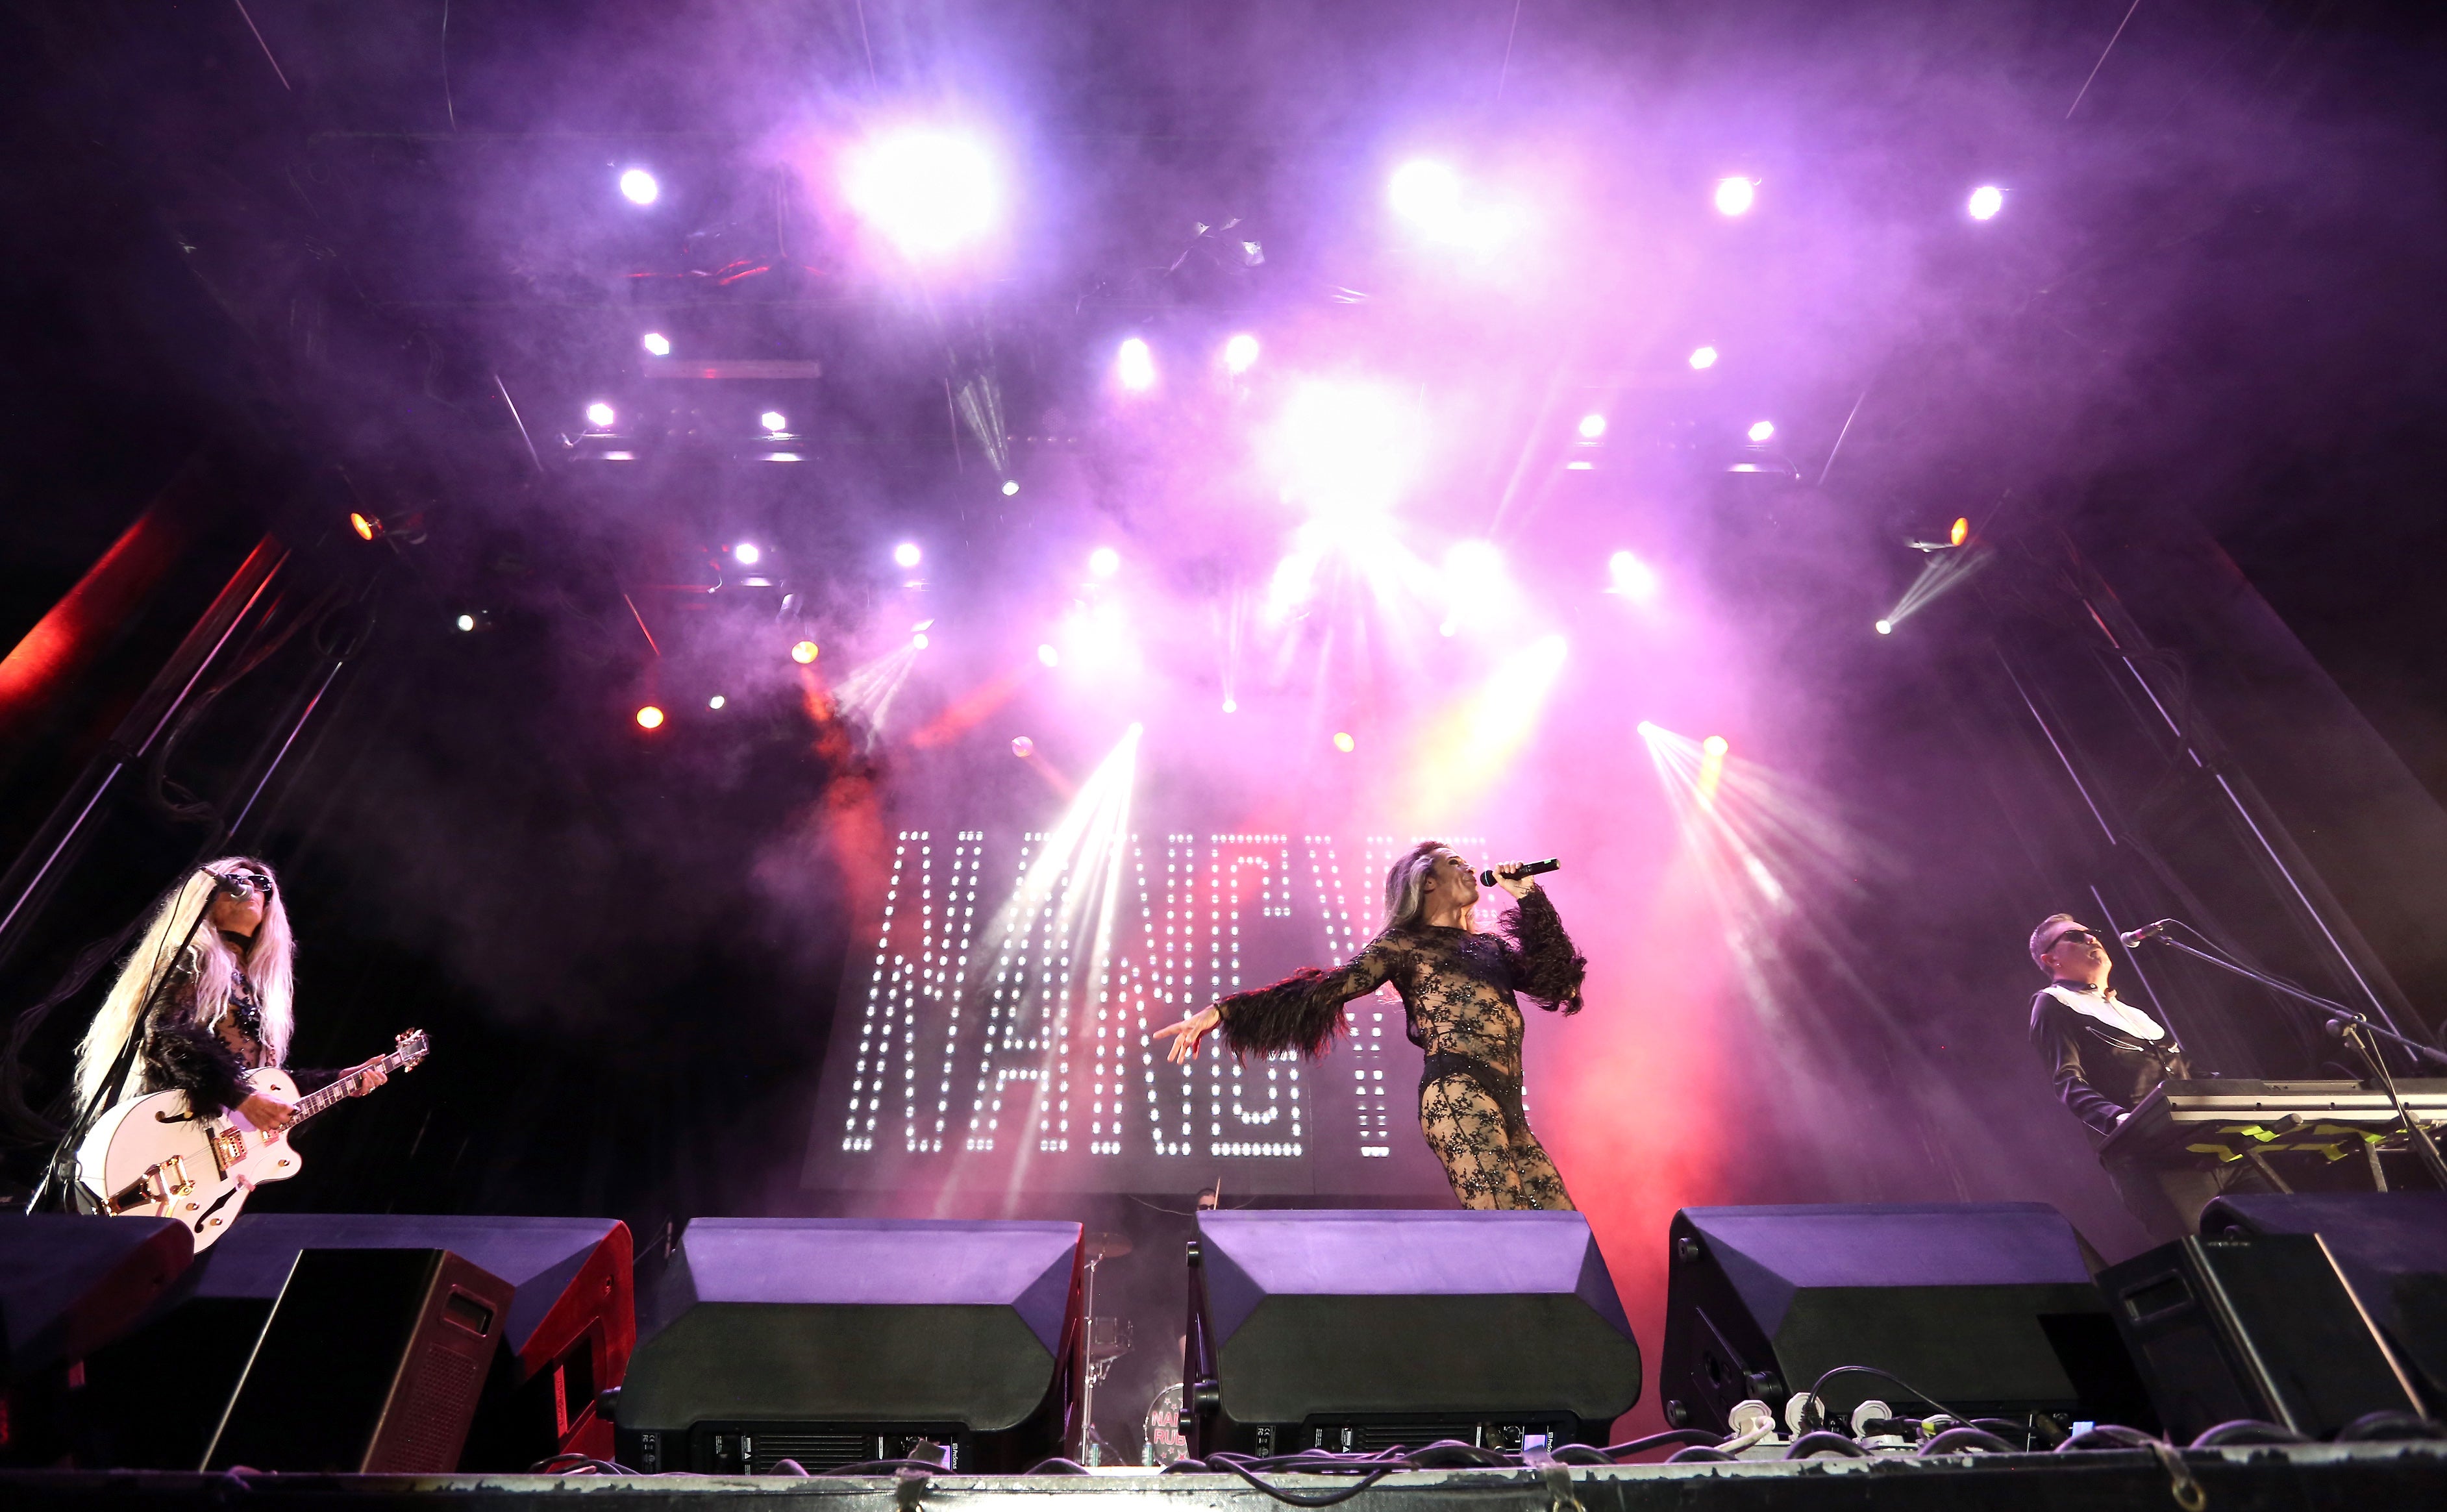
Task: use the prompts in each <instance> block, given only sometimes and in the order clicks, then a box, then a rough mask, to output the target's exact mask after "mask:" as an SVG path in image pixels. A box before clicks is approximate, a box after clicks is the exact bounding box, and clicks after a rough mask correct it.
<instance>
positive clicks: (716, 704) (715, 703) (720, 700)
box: [705, 693, 730, 709]
mask: <svg viewBox="0 0 2447 1512" xmlns="http://www.w3.org/2000/svg"><path fill="white" fill-rule="evenodd" d="M729 702H730V700H729V699H727V698H725V697H723V696H722V695H721V694H720V693H716V694H714V695H713V696H712V697H711V698H709V699H707V700H706V701H705V707H706V708H708V709H720V708H721V707H722V706H723V705H724V704H727V703H729Z"/></svg>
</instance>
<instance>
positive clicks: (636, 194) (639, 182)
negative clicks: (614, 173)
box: [620, 168, 663, 205]
mask: <svg viewBox="0 0 2447 1512" xmlns="http://www.w3.org/2000/svg"><path fill="white" fill-rule="evenodd" d="M620 192H621V193H622V194H624V195H626V196H628V198H629V202H630V203H631V204H633V205H651V204H653V203H654V201H655V200H656V199H658V198H661V197H662V193H663V186H662V185H661V184H658V183H656V182H654V175H653V174H651V173H648V172H647V171H646V170H645V169H643V168H631V169H629V170H628V171H627V172H625V173H623V174H621V175H620Z"/></svg>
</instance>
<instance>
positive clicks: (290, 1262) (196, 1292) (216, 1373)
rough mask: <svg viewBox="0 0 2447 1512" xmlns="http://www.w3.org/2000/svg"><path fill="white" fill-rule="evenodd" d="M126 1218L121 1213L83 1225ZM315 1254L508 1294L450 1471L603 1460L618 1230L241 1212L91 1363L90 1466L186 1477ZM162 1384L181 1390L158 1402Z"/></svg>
mask: <svg viewBox="0 0 2447 1512" xmlns="http://www.w3.org/2000/svg"><path fill="white" fill-rule="evenodd" d="M94 1221H98V1222H113V1223H125V1222H127V1221H128V1220H127V1219H96V1220H94ZM310 1246H311V1247H313V1248H315V1249H327V1250H330V1249H441V1250H448V1251H450V1252H451V1253H452V1254H454V1255H458V1256H461V1257H464V1258H465V1259H467V1260H469V1261H471V1262H472V1263H474V1264H476V1265H479V1266H481V1267H483V1268H484V1270H486V1271H489V1272H491V1273H492V1274H493V1275H495V1276H500V1277H502V1279H503V1280H505V1281H507V1282H509V1283H510V1284H511V1285H512V1286H513V1287H515V1288H516V1289H517V1293H516V1295H515V1297H514V1298H513V1300H512V1301H511V1303H510V1308H509V1314H508V1315H507V1317H506V1318H505V1319H504V1325H503V1326H504V1332H503V1339H504V1342H505V1346H506V1347H505V1348H504V1349H503V1351H501V1353H500V1354H499V1355H498V1356H497V1357H496V1359H495V1360H494V1362H493V1368H492V1370H491V1372H490V1374H489V1375H488V1376H487V1378H486V1380H485V1383H484V1400H483V1402H482V1403H481V1405H480V1406H479V1408H478V1409H477V1414H476V1427H475V1428H474V1430H473V1431H472V1432H471V1433H470V1435H469V1438H468V1443H467V1448H466V1452H465V1457H464V1459H463V1461H462V1467H463V1468H466V1469H471V1470H523V1469H525V1468H526V1467H527V1466H528V1465H533V1464H535V1463H536V1462H537V1461H539V1460H541V1459H542V1458H543V1457H544V1456H546V1455H548V1454H552V1453H555V1452H559V1451H564V1450H566V1451H570V1452H582V1453H587V1454H594V1455H598V1456H609V1455H610V1454H611V1453H612V1427H611V1423H610V1421H609V1420H608V1419H607V1418H606V1417H604V1416H602V1415H601V1414H600V1413H599V1412H598V1409H597V1408H596V1405H595V1404H596V1397H597V1393H598V1391H600V1390H601V1389H603V1388H606V1387H616V1386H618V1385H619V1384H620V1381H621V1376H622V1373H623V1372H624V1371H625V1370H627V1369H628V1363H629V1354H630V1351H632V1350H633V1349H635V1345H636V1339H637V1319H636V1308H635V1294H634V1291H633V1281H632V1267H631V1260H632V1254H631V1244H630V1238H629V1229H628V1226H627V1225H626V1224H624V1223H621V1222H619V1221H618V1220H616V1219H601V1218H523V1217H503V1218H475V1217H458V1216H434V1215H425V1214H388V1213H249V1214H246V1215H244V1216H243V1217H241V1218H239V1219H238V1220H237V1222H236V1223H233V1224H231V1225H230V1229H229V1232H228V1233H227V1234H225V1235H223V1236H222V1238H221V1240H220V1242H219V1243H218V1244H216V1245H214V1246H213V1247H212V1248H211V1249H209V1250H206V1251H205V1252H204V1253H203V1254H202V1255H200V1256H199V1257H197V1259H196V1263H195V1265H194V1266H193V1267H192V1268H191V1269H189V1271H188V1272H187V1274H186V1276H184V1277H183V1278H182V1279H181V1280H180V1283H179V1284H178V1286H177V1287H175V1288H174V1289H173V1290H172V1291H171V1293H170V1295H168V1296H166V1297H164V1298H163V1299H162V1302H161V1305H160V1306H159V1307H157V1308H156V1309H155V1310H154V1312H153V1314H152V1315H151V1316H149V1317H148V1318H146V1319H145V1321H144V1323H143V1325H142V1327H140V1328H139V1329H137V1330H136V1331H135V1332H132V1333H131V1334H129V1335H128V1336H127V1337H126V1338H124V1339H122V1340H121V1341H119V1342H118V1343H115V1344H113V1345H111V1346H110V1347H109V1348H107V1349H104V1350H103V1351H100V1352H99V1353H97V1354H96V1355H95V1356H94V1358H93V1359H92V1360H91V1361H90V1362H89V1367H88V1372H87V1383H88V1384H87V1390H88V1394H89V1395H90V1396H92V1397H93V1398H94V1400H95V1401H96V1402H97V1403H98V1404H99V1405H100V1410H99V1411H97V1412H96V1414H95V1417H96V1418H97V1420H98V1421H99V1423H100V1425H101V1427H102V1428H103V1429H104V1430H107V1432H108V1436H109V1443H108V1447H107V1453H106V1455H105V1456H104V1463H107V1464H111V1465H122V1466H127V1467H133V1468H148V1469H193V1468H195V1466H196V1465H198V1464H199V1463H200V1462H201V1460H202V1458H203V1453H204V1446H205V1444H206V1443H207V1442H208V1441H209V1440H210V1439H211V1437H212V1433H213V1429H214V1427H215V1426H216V1425H218V1423H219V1421H220V1417H221V1411H222V1409H223V1408H226V1407H227V1406H228V1404H229V1399H230V1393H231V1392H232V1391H233V1390H234V1389H236V1388H237V1378H238V1374H239V1372H240V1371H242V1370H244V1369H245V1368H246V1360H247V1355H248V1353H249V1352H250V1351H253V1350H254V1348H255V1342H256V1337H257V1335H259V1334H261V1333H262V1332H263V1324H264V1319H266V1318H267V1317H269V1316H271V1314H272V1304H273V1302H274V1300H275V1298H277V1297H278V1296H279V1295H280V1289H281V1287H282V1285H283V1284H284V1283H285V1282H287V1280H288V1279H289V1273H290V1271H291V1269H292V1268H293V1267H294V1265H295V1264H296V1260H297V1256H298V1253H299V1252H300V1251H301V1250H304V1249H307V1248H308V1247H310ZM172 1377H175V1378H176V1379H177V1380H178V1381H179V1382H180V1389H179V1390H178V1391H175V1392H169V1393H164V1392H163V1391H162V1390H161V1382H162V1381H163V1380H164V1379H168V1378H172Z"/></svg>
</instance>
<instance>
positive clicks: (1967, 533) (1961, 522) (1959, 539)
mask: <svg viewBox="0 0 2447 1512" xmlns="http://www.w3.org/2000/svg"><path fill="white" fill-rule="evenodd" d="M1945 539H1948V540H1950V541H1952V542H1953V543H1954V544H1956V545H1958V546H1960V545H1962V544H1963V542H1964V541H1966V540H1969V539H1971V521H1970V520H1968V519H1958V520H1955V522H1954V528H1953V529H1952V530H1951V531H1948V532H1947V533H1946V538H1945Z"/></svg>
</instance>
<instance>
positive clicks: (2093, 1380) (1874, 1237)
mask: <svg viewBox="0 0 2447 1512" xmlns="http://www.w3.org/2000/svg"><path fill="white" fill-rule="evenodd" d="M1666 1243H1667V1253H1668V1261H1667V1263H1668V1267H1669V1269H1668V1272H1667V1280H1666V1289H1665V1351H1664V1355H1663V1358H1662V1360H1661V1361H1660V1365H1659V1367H1658V1379H1659V1385H1658V1389H1659V1391H1660V1392H1661V1393H1662V1394H1663V1395H1664V1397H1665V1399H1666V1401H1665V1418H1666V1421H1667V1422H1669V1423H1672V1424H1673V1425H1675V1426H1676V1427H1708V1428H1716V1429H1720V1430H1721V1429H1723V1428H1725V1427H1727V1414H1728V1412H1729V1411H1730V1410H1731V1409H1732V1408H1733V1407H1734V1406H1735V1404H1736V1403H1738V1402H1740V1401H1742V1400H1743V1399H1745V1398H1756V1399H1758V1400H1760V1401H1763V1402H1765V1403H1767V1404H1768V1405H1769V1406H1770V1407H1771V1408H1774V1409H1775V1410H1776V1411H1778V1412H1779V1413H1781V1412H1782V1411H1783V1409H1784V1405H1785V1403H1786V1401H1787V1400H1788V1399H1789V1398H1791V1397H1792V1396H1793V1395H1795V1394H1798V1393H1800V1392H1804V1391H1808V1390H1809V1389H1811V1387H1812V1384H1813V1383H1815V1382H1816V1381H1817V1380H1818V1378H1819V1377H1820V1376H1821V1375H1822V1374H1824V1373H1825V1372H1826V1371H1827V1370H1831V1369H1832V1368H1834V1367H1836V1366H1839V1365H1863V1366H1873V1367H1876V1368H1877V1369H1879V1370H1890V1371H1892V1372H1894V1374H1895V1375H1898V1376H1901V1377H1902V1378H1903V1380H1904V1381H1906V1382H1908V1383H1910V1385H1909V1387H1908V1388H1906V1387H1905V1386H1902V1385H1898V1384H1897V1383H1896V1382H1894V1381H1892V1380H1888V1379H1883V1378H1879V1377H1873V1376H1866V1375H1852V1374H1847V1375H1842V1376H1838V1377H1836V1378H1835V1379H1834V1380H1831V1381H1830V1382H1828V1383H1827V1390H1826V1402H1825V1406H1826V1409H1827V1412H1828V1415H1829V1417H1831V1419H1833V1420H1835V1421H1839V1422H1840V1421H1842V1420H1843V1419H1844V1418H1846V1417H1848V1416H1849V1414H1850V1412H1851V1410H1852V1408H1854V1407H1856V1406H1858V1405H1859V1404H1860V1403H1861V1402H1863V1401H1865V1400H1868V1399H1869V1398H1872V1397H1874V1398H1876V1399H1878V1400H1880V1401H1883V1402H1885V1403H1887V1405H1888V1406H1890V1407H1892V1408H1896V1409H1897V1410H1898V1411H1919V1410H1923V1409H1925V1408H1932V1407H1934V1406H1936V1405H1938V1404H1943V1405H1944V1406H1945V1407H1947V1408H1952V1409H1954V1410H1956V1411H1958V1412H1962V1413H1964V1414H1966V1415H1973V1416H1981V1417H2003V1418H2019V1419H2025V1420H2027V1419H2028V1418H2029V1417H2030V1416H2031V1415H2032V1414H2036V1413H2046V1414H2049V1415H2051V1416H2053V1417H2055V1418H2056V1419H2058V1422H2059V1423H2070V1422H2072V1421H2074V1420H2076V1419H2077V1418H2079V1419H2091V1420H2095V1421H2099V1422H2110V1423H2124V1424H2130V1425H2133V1426H2134V1427H2148V1426H2150V1425H2149V1401H2148V1399H2147V1397H2146V1396H2145V1395H2144V1393H2143V1391H2142V1388H2141V1384H2140V1382H2139V1380H2138V1379H2137V1378H2136V1377H2135V1376H2134V1370H2133V1366H2132V1363H2131V1361H2130V1360H2129V1359H2128V1358H2127V1357H2126V1355H2125V1352H2124V1349H2123V1346H2122V1344H2121V1343H2120V1342H2119V1341H2118V1339H2117V1337H2116V1332H2115V1323H2114V1321H2113V1320H2112V1319H2110V1318H2109V1316H2108V1314H2107V1305H2106V1303H2105V1301H2104V1300H2103V1299H2102V1298H2101V1297H2100V1295H2099V1294H2098V1290H2097V1288H2096V1286H2094V1285H2093V1284H2092V1282H2091V1274H2090V1266H2089V1264H2088V1261H2087V1259H2086V1257H2085V1255H2084V1252H2083V1245H2082V1243H2081V1240H2080V1238H2079V1237H2078V1236H2077V1235H2076V1234H2075V1233H2074V1229H2073V1225H2072V1224H2070V1223H2068V1222H2066V1221H2065V1219H2064V1217H2063V1215H2062V1214H2060V1213H2058V1211H2057V1210H2056V1209H2055V1208H2052V1207H2049V1206H2047V1205H2046V1204H2044V1203H2040V1202H1960V1203H1942V1202H1928V1203H1921V1202H1896V1203H1868V1204H1857V1205H1833V1204H1829V1205H1807V1206H1792V1207H1689V1208H1684V1209H1683V1210H1682V1211H1681V1212H1679V1213H1677V1214H1675V1215H1674V1221H1673V1223H1672V1224H1671V1225H1670V1227H1669V1228H1668V1231H1667V1239H1666ZM1914 1391H1918V1392H1921V1393H1925V1394H1924V1395H1921V1396H1915V1395H1913V1392H1914Z"/></svg>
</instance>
